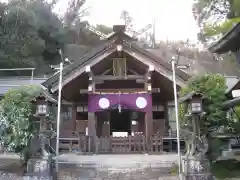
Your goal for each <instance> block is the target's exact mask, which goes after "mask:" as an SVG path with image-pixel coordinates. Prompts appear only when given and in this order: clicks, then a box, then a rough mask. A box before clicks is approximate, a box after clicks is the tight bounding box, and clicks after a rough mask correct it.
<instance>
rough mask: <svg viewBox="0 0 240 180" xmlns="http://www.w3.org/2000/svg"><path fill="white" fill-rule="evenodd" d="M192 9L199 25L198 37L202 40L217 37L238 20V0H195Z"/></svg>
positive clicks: (239, 2) (239, 8)
mask: <svg viewBox="0 0 240 180" xmlns="http://www.w3.org/2000/svg"><path fill="white" fill-rule="evenodd" d="M193 9H194V10H195V13H194V16H195V17H197V18H196V19H197V20H198V24H199V26H200V27H201V28H200V29H201V32H200V34H199V38H200V40H202V41H209V40H215V39H217V38H218V36H219V35H222V34H224V33H226V32H227V31H229V30H230V29H231V28H232V26H233V25H234V24H235V23H237V22H239V17H240V1H239V0H197V1H196V3H194V5H193Z"/></svg>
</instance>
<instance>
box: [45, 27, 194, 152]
mask: <svg viewBox="0 0 240 180" xmlns="http://www.w3.org/2000/svg"><path fill="white" fill-rule="evenodd" d="M113 31H114V33H113V34H112V35H111V36H110V37H108V38H107V39H106V40H103V43H102V44H101V45H100V46H98V47H96V48H95V49H93V50H92V51H91V52H89V53H87V54H86V55H84V56H83V57H81V58H80V59H79V61H76V62H74V63H72V64H70V65H68V66H66V67H64V69H63V81H62V111H64V108H67V109H68V108H70V109H71V111H66V112H71V115H70V116H68V117H70V118H68V119H67V120H64V116H62V118H61V127H60V137H61V138H63V139H64V138H65V139H68V138H69V139H71V138H75V137H77V136H81V135H82V136H89V137H95V138H101V137H105V138H110V137H112V138H114V137H126V138H127V137H136V136H138V135H142V136H144V137H145V141H146V143H150V139H151V138H152V137H153V136H154V135H158V136H161V137H164V136H167V137H170V136H173V134H175V130H176V124H175V115H174V114H175V112H174V104H173V100H174V93H173V81H172V68H171V64H170V63H168V62H170V61H171V59H168V60H163V59H161V58H160V57H158V56H156V55H154V54H152V53H150V52H149V51H147V50H145V49H143V48H141V47H139V46H138V45H137V43H136V41H135V40H134V39H133V38H132V37H130V36H129V35H127V34H126V33H125V26H123V25H116V26H114V28H113ZM189 78H190V76H189V75H188V74H187V73H186V72H184V71H182V70H179V69H176V83H177V89H178V90H179V89H180V88H181V87H183V86H184V85H185V82H186V81H187V80H188V79H189ZM58 82H59V73H56V74H54V75H53V76H52V77H50V78H49V79H47V80H46V81H45V82H43V85H44V86H45V87H47V88H48V89H50V90H51V91H52V93H53V94H54V95H56V96H57V93H58ZM95 138H93V139H95ZM161 143H162V142H161ZM95 145H96V144H95ZM130 149H131V148H130Z"/></svg>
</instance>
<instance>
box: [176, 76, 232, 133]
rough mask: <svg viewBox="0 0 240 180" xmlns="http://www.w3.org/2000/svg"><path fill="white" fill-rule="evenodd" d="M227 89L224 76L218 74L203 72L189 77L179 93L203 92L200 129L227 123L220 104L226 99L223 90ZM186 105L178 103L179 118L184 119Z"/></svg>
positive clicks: (206, 129)
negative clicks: (202, 111)
mask: <svg viewBox="0 0 240 180" xmlns="http://www.w3.org/2000/svg"><path fill="white" fill-rule="evenodd" d="M226 89H227V86H226V83H225V78H224V77H223V76H222V75H220V74H205V75H200V76H195V77H193V78H191V79H190V80H189V81H188V82H187V85H186V87H185V88H183V89H182V90H181V93H180V95H181V96H184V95H186V94H188V93H190V92H192V91H195V92H196V91H197V92H200V93H202V94H203V98H204V101H203V110H204V112H206V116H205V118H204V119H203V124H202V127H201V128H202V130H204V131H209V130H210V129H218V127H220V126H224V125H227V123H228V122H227V121H226V112H225V111H223V110H222V108H221V104H222V103H223V102H224V101H225V100H226V96H225V91H226ZM186 111H187V109H186V105H185V104H181V105H180V118H181V120H184V115H185V114H186Z"/></svg>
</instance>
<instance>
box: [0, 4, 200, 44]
mask: <svg viewBox="0 0 240 180" xmlns="http://www.w3.org/2000/svg"><path fill="white" fill-rule="evenodd" d="M0 1H7V0H0ZM68 1H69V0H59V3H58V5H57V6H56V7H55V12H57V13H58V14H60V15H61V14H64V12H65V11H66V9H67V6H68ZM193 1H194V0H87V3H86V7H89V16H87V17H86V19H87V20H89V22H90V23H91V24H94V25H95V24H104V25H107V26H113V25H116V24H119V23H122V22H121V21H120V15H121V12H122V10H127V11H128V12H129V13H130V15H131V16H132V17H133V19H134V24H135V30H140V29H141V28H143V27H145V26H146V25H148V24H151V23H152V22H153V21H154V20H155V24H156V26H155V27H156V29H155V31H156V40H187V39H189V40H191V41H192V42H193V43H196V41H197V32H198V28H197V24H196V22H195V20H194V19H193V15H192V3H193ZM150 30H152V29H150Z"/></svg>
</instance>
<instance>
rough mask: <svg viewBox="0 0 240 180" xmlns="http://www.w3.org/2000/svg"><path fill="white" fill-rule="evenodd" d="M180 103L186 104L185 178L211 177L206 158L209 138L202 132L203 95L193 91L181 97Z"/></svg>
mask: <svg viewBox="0 0 240 180" xmlns="http://www.w3.org/2000/svg"><path fill="white" fill-rule="evenodd" d="M179 103H182V104H185V105H186V109H185V110H187V113H186V114H185V118H186V119H185V121H184V122H185V123H186V124H185V125H184V127H183V128H184V135H185V139H186V140H185V144H186V154H185V156H182V172H183V175H184V176H185V178H188V179H192V178H196V177H199V178H206V179H208V178H211V177H212V175H211V173H210V165H209V160H208V159H207V158H206V152H207V150H208V144H207V139H206V136H205V135H204V134H201V124H202V123H201V116H202V115H204V112H203V95H202V94H201V93H199V92H191V93H189V94H187V95H186V96H184V97H182V98H180V99H179Z"/></svg>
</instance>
